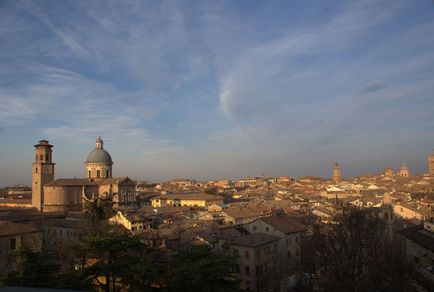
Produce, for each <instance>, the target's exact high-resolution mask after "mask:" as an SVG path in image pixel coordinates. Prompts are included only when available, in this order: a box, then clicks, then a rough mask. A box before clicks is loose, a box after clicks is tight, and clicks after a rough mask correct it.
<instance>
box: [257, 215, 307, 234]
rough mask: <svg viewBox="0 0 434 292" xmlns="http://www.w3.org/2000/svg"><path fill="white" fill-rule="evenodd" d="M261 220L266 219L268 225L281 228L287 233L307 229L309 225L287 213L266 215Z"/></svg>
mask: <svg viewBox="0 0 434 292" xmlns="http://www.w3.org/2000/svg"><path fill="white" fill-rule="evenodd" d="M259 220H262V221H264V222H265V223H267V224H268V225H270V226H272V227H274V228H276V229H277V230H280V231H281V232H283V233H285V234H290V233H295V232H304V231H307V226H306V225H304V224H302V223H300V222H299V221H297V220H295V219H293V218H291V217H289V216H287V215H280V216H277V215H274V216H269V217H264V218H261V219H259Z"/></svg>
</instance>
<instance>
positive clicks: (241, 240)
mask: <svg viewBox="0 0 434 292" xmlns="http://www.w3.org/2000/svg"><path fill="white" fill-rule="evenodd" d="M278 240H280V237H277V236H274V235H270V234H265V233H255V234H248V235H244V236H239V237H237V238H235V239H234V240H232V241H231V242H230V244H231V245H241V246H248V247H257V246H261V245H264V244H267V243H272V242H275V241H278Z"/></svg>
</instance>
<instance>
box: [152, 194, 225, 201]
mask: <svg viewBox="0 0 434 292" xmlns="http://www.w3.org/2000/svg"><path fill="white" fill-rule="evenodd" d="M160 198H161V199H169V200H207V201H217V200H222V201H223V198H222V197H220V196H215V195H209V194H205V193H182V194H164V195H160Z"/></svg>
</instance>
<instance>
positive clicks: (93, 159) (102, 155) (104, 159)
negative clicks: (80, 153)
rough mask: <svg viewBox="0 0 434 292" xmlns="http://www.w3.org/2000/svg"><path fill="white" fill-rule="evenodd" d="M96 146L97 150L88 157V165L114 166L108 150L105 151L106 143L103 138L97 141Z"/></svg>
mask: <svg viewBox="0 0 434 292" xmlns="http://www.w3.org/2000/svg"><path fill="white" fill-rule="evenodd" d="M95 144H96V147H95V149H93V150H92V151H91V152H90V153H89V155H87V159H86V163H102V164H113V161H112V157H111V156H110V154H109V153H108V152H107V151H106V150H104V147H103V145H104V142H103V141H102V139H101V137H98V139H96V142H95Z"/></svg>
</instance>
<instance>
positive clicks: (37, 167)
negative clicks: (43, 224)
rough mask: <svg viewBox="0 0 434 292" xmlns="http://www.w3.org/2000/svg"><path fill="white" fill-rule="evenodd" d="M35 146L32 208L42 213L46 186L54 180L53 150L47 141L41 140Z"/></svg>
mask: <svg viewBox="0 0 434 292" xmlns="http://www.w3.org/2000/svg"><path fill="white" fill-rule="evenodd" d="M34 146H35V162H33V163H32V206H33V207H35V208H37V209H38V210H39V211H42V205H43V204H44V185H45V184H47V183H49V182H52V181H53V180H54V163H53V162H52V153H53V150H51V148H52V147H53V145H50V143H48V141H47V140H41V141H39V143H38V144H36V145H34Z"/></svg>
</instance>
